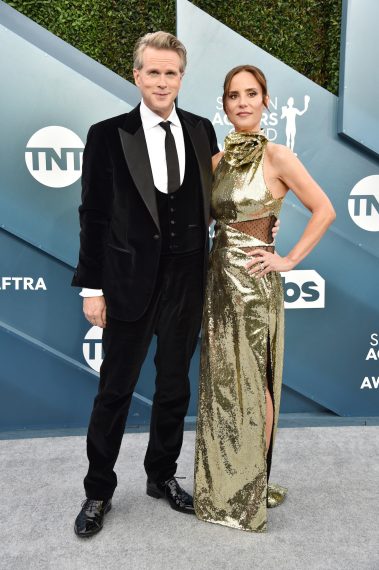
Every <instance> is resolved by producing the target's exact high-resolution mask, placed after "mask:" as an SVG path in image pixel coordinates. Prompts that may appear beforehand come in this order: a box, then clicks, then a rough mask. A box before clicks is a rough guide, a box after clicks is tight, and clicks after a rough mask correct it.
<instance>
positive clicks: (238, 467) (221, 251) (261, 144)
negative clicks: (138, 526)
mask: <svg viewBox="0 0 379 570" xmlns="http://www.w3.org/2000/svg"><path fill="white" fill-rule="evenodd" d="M267 142H268V141H267V139H266V137H265V136H264V135H263V134H262V133H236V132H233V133H231V134H230V135H228V137H227V138H226V140H225V154H224V156H223V158H222V159H221V161H220V162H219V164H218V166H217V168H216V171H215V181H214V186H213V191H212V199H211V214H212V217H213V218H214V219H215V220H216V228H215V238H214V241H213V248H212V251H211V254H210V264H209V272H208V283H207V290H206V301H205V309H204V318H203V333H202V352H201V373H200V387H199V413H198V424H197V435H196V460H195V461H196V465H195V494H194V502H195V511H196V515H197V516H198V518H200V519H202V520H204V521H208V522H213V523H219V524H223V525H227V526H231V527H234V528H239V529H243V530H248V531H255V532H263V531H265V530H266V521H267V514H266V510H267V499H268V497H267V487H268V485H267V481H268V475H269V471H270V465H271V453H272V444H273V440H274V435H275V431H276V427H277V422H278V415H279V402H280V394H281V382H282V368H283V334H284V305H283V290H282V283H281V277H280V274H279V273H276V272H270V273H268V274H267V275H265V276H264V277H263V278H261V279H256V278H254V277H253V276H251V275H249V274H248V272H247V270H246V268H245V263H246V262H247V261H248V260H249V259H250V258H249V257H247V256H246V252H247V251H250V250H252V249H253V248H256V247H263V248H269V250H270V251H273V249H274V248H273V243H272V237H271V230H272V225H273V224H274V223H275V219H276V218H277V217H278V215H279V211H280V208H281V204H282V199H275V198H273V196H272V195H271V193H270V191H269V190H268V188H267V187H266V184H265V181H264V178H263V161H264V152H265V147H266V144H267ZM266 386H268V388H269V390H270V392H271V395H272V399H273V403H274V429H273V437H272V440H271V445H270V449H269V451H268V453H267V454H266V433H265V418H266V401H265V397H266V395H265V392H266ZM285 491H286V490H285V489H283V488H280V487H276V486H275V487H274V486H273V487H272V489H271V496H270V497H269V498H270V500H271V499H272V498H273V497H274V496H275V493H276V496H277V498H278V502H280V501H281V500H282V499H283V495H284V494H285ZM270 506H274V505H272V504H271V505H270Z"/></svg>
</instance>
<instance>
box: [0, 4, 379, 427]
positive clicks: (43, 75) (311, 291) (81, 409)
mask: <svg viewBox="0 0 379 570" xmlns="http://www.w3.org/2000/svg"><path fill="white" fill-rule="evenodd" d="M343 10H344V13H343V30H342V32H343V33H342V43H341V84H340V97H336V96H334V95H332V94H330V93H329V92H327V91H326V90H324V89H323V88H321V87H319V86H318V85H316V84H315V83H313V82H312V81H310V80H308V79H307V78H305V77H304V76H302V75H300V74H299V73H297V72H296V71H294V70H293V69H291V68H290V67H288V66H287V65H285V64H283V63H282V62H280V61H279V60H277V59H275V58H274V57H272V56H270V55H269V54H268V53H267V52H264V51H263V50H261V49H260V48H258V47H257V46H255V45H254V44H252V43H250V42H248V41H247V40H245V39H244V38H243V37H241V36H239V35H238V34H237V33H235V32H233V31H232V30H230V29H229V28H227V27H226V26H224V25H222V24H220V22H218V21H216V20H215V19H213V18H212V17H210V16H209V15H208V14H206V13H204V12H202V11H201V10H199V9H198V8H196V7H195V6H194V5H192V4H191V3H190V2H188V1H187V0H178V2H177V33H178V37H179V38H180V39H181V40H182V41H183V42H184V44H185V45H186V47H187V49H188V57H189V65H188V70H187V72H186V76H185V80H184V85H183V89H182V91H181V94H180V98H179V105H180V106H181V107H182V108H185V109H188V110H190V111H193V112H195V113H197V114H200V115H203V116H207V117H209V118H210V119H211V120H212V122H213V124H214V126H215V129H216V132H217V135H218V139H219V144H220V148H222V144H223V139H224V137H225V135H226V134H227V133H228V132H229V131H230V129H231V126H230V124H229V123H228V120H227V118H226V117H225V115H224V112H223V110H222V105H221V94H222V83H223V79H224V76H225V74H226V72H227V71H228V70H229V69H230V68H232V67H234V66H235V65H239V64H242V63H251V64H254V65H257V66H258V67H260V68H262V69H263V70H264V72H265V74H266V76H267V78H268V82H269V90H270V96H271V103H270V106H269V110H268V112H267V113H266V114H265V116H264V118H263V125H262V126H263V127H264V128H265V130H266V133H267V136H268V137H269V139H270V140H272V141H275V142H278V143H281V144H285V145H287V146H290V147H291V148H292V149H293V150H294V152H296V153H297V155H298V156H299V158H300V159H301V160H302V162H303V163H304V164H305V166H306V167H307V168H308V170H309V171H310V172H311V174H312V175H313V177H314V178H315V179H316V180H317V181H318V182H319V184H320V185H321V186H322V187H323V188H324V189H325V191H326V192H327V194H328V195H329V196H330V198H331V200H332V201H333V204H334V206H335V208H336V211H337V220H336V222H335V223H334V225H333V227H332V228H331V229H330V231H329V232H328V234H327V235H326V237H325V238H324V239H323V241H322V242H321V243H320V245H319V246H318V247H317V248H316V250H315V251H314V252H312V254H311V255H309V256H308V258H307V259H306V260H305V261H304V262H303V263H302V264H301V265H300V266H299V267H298V268H297V269H296V270H294V271H291V272H289V273H286V274H283V281H284V285H285V300H286V309H287V311H286V356H285V369H284V391H283V400H282V408H281V409H282V412H323V411H330V412H333V413H335V414H337V415H341V416H365V417H368V416H377V415H379V408H378V402H379V365H378V360H379V309H378V285H379V264H378V251H379V248H378V244H379V240H378V235H379V234H378V232H379V139H378V137H377V133H378V130H379V111H378V106H377V101H378V99H379V79H378V74H376V73H373V72H372V71H373V70H375V69H376V66H377V61H378V59H379V53H378V51H379V48H378V44H377V42H376V41H374V38H375V34H376V30H375V22H377V21H378V19H379V5H378V3H377V2H375V1H374V0H364V2H359V1H358V0H345V1H344V5H343ZM0 46H1V59H0V73H1V85H2V86H1V90H0V110H1V134H0V224H1V228H0V260H1V266H0V351H1V364H2V366H1V370H0V430H3V431H4V430H11V429H19V428H53V427H77V426H85V425H87V422H88V418H89V414H90V411H91V407H92V401H93V397H94V396H95V394H96V391H97V383H98V371H99V367H100V364H101V359H102V348H101V330H100V329H98V328H97V327H92V328H91V327H90V326H89V325H88V323H87V321H86V320H85V319H84V318H83V316H82V307H81V305H82V303H81V298H80V297H79V296H78V290H77V289H72V288H71V287H70V281H71V277H72V272H73V267H74V266H75V265H76V261H77V254H78V246H79V241H78V234H79V223H78V214H77V208H78V206H79V202H80V177H81V163H82V153H83V148H84V143H85V139H86V134H87V131H88V128H89V126H90V125H91V124H93V123H95V122H97V121H100V120H102V119H105V118H107V117H111V116H114V115H118V114H120V113H124V112H127V111H129V110H130V109H132V108H133V107H134V106H135V105H136V104H137V103H138V101H139V92H138V90H137V89H136V87H135V86H134V85H132V84H130V83H129V82H127V81H125V80H124V79H122V78H120V77H118V76H117V75H115V74H114V73H112V72H111V71H109V70H108V69H106V68H104V67H103V66H101V65H100V64H98V63H97V62H95V61H93V60H91V59H90V58H88V57H87V56H85V55H84V54H82V53H80V52H79V51H78V50H76V49H74V48H73V47H72V46H69V45H68V44H66V43H65V42H63V41H62V40H60V39H59V38H57V37H55V36H53V35H52V34H50V33H49V32H47V31H46V30H44V29H43V28H41V27H40V26H38V25H37V24H35V23H34V22H32V21H31V20H29V19H27V18H25V17H24V16H22V15H21V14H19V13H18V12H16V11H15V10H13V9H12V8H10V7H9V6H7V5H6V4H4V3H3V2H0ZM308 217H309V214H308V212H307V211H306V210H305V209H304V208H303V206H302V205H301V204H300V203H299V202H298V201H297V199H296V198H295V197H293V196H288V197H287V198H286V201H285V206H284V209H283V215H282V217H281V222H282V224H281V231H280V235H279V238H278V250H279V252H283V253H285V252H287V251H288V250H289V249H290V248H291V247H292V246H293V244H294V242H295V241H296V240H297V239H298V237H299V236H300V234H301V232H302V231H303V229H304V226H305V224H306V222H307V219H308ZM154 351H155V345H154V343H153V344H152V346H151V347H150V352H149V355H148V358H147V360H146V362H145V364H144V367H143V370H142V373H141V378H140V381H139V383H138V386H137V391H136V393H135V395H134V398H133V403H132V408H131V412H130V416H129V420H128V423H129V425H137V424H143V423H147V422H148V421H149V416H150V409H151V400H152V395H153V391H154V376H155V372H154V364H153V356H154ZM198 360H199V354H198V350H197V352H196V354H195V356H194V359H193V362H192V367H191V381H192V386H193V389H192V399H191V404H190V409H189V419H191V418H193V416H195V415H196V404H197V372H198Z"/></svg>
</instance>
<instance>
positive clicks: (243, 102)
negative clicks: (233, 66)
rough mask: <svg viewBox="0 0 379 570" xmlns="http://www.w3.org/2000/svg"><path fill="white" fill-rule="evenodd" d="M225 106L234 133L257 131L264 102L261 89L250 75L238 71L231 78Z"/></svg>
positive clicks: (247, 72)
mask: <svg viewBox="0 0 379 570" xmlns="http://www.w3.org/2000/svg"><path fill="white" fill-rule="evenodd" d="M266 103H267V104H268V96H267V98H266ZM225 106H226V113H227V115H228V118H229V121H230V122H231V123H232V124H233V125H234V128H235V130H236V131H259V129H260V124H261V117H262V112H263V109H264V101H263V94H262V87H261V86H260V85H259V83H258V81H257V80H256V79H255V77H254V75H253V74H252V73H250V72H249V71H240V73H237V74H236V75H235V76H234V77H233V79H232V81H231V82H230V86H229V91H228V93H227V95H226V105H225Z"/></svg>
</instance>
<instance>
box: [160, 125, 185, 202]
mask: <svg viewBox="0 0 379 570" xmlns="http://www.w3.org/2000/svg"><path fill="white" fill-rule="evenodd" d="M159 125H160V126H161V127H162V129H164V130H165V131H166V138H165V150H166V162H167V192H168V194H170V192H175V191H176V190H177V189H178V188H179V186H180V170H179V159H178V152H177V150H176V144H175V139H174V135H173V134H172V131H171V128H170V125H171V123H170V121H164V122H163V121H162V123H159Z"/></svg>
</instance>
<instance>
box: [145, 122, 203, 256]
mask: <svg viewBox="0 0 379 570" xmlns="http://www.w3.org/2000/svg"><path fill="white" fill-rule="evenodd" d="M183 136H184V146H185V155H186V162H185V172H184V179H183V182H182V184H181V186H180V187H179V188H178V190H177V191H176V192H173V193H171V194H165V193H163V192H160V191H159V190H158V189H157V188H156V189H155V193H156V198H157V205H158V214H159V224H160V227H161V235H162V250H161V254H162V255H168V254H170V255H175V254H182V253H189V252H192V251H196V250H202V249H203V248H204V212H203V198H202V193H201V185H200V173H199V166H198V163H197V159H196V155H195V151H194V149H193V146H192V143H191V140H190V138H189V135H188V133H187V131H186V129H185V127H184V126H183Z"/></svg>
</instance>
